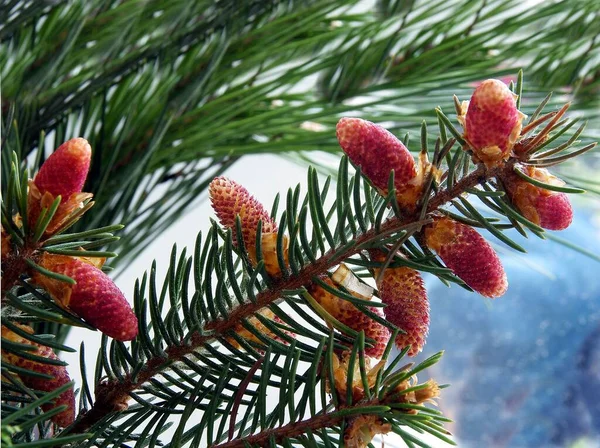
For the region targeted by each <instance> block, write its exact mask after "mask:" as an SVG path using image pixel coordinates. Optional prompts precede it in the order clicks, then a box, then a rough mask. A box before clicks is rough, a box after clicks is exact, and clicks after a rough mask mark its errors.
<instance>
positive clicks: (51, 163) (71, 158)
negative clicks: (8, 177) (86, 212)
mask: <svg viewBox="0 0 600 448" xmlns="http://www.w3.org/2000/svg"><path fill="white" fill-rule="evenodd" d="M91 159H92V148H91V147H90V145H89V143H88V142H87V140H85V139H83V138H73V139H71V140H69V141H67V142H65V143H63V144H62V145H60V146H59V147H58V149H57V150H56V151H54V152H53V153H52V154H51V155H50V157H48V159H47V160H46V161H45V162H44V164H43V165H42V167H41V168H40V171H39V172H38V174H37V176H36V177H35V179H34V182H35V185H36V186H37V187H38V189H39V190H40V192H41V193H42V194H44V193H46V192H49V193H50V194H52V195H53V196H59V195H60V196H62V197H63V199H67V198H68V197H69V196H71V195H72V194H73V193H79V192H81V189H82V188H83V184H85V179H86V177H87V173H88V171H89V169H90V161H91Z"/></svg>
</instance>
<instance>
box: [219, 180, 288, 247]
mask: <svg viewBox="0 0 600 448" xmlns="http://www.w3.org/2000/svg"><path fill="white" fill-rule="evenodd" d="M208 194H209V196H210V201H211V203H212V206H213V209H214V210H215V213H216V214H217V217H218V218H219V221H220V222H221V224H222V225H223V226H224V227H227V228H229V229H232V230H233V238H234V243H235V240H236V232H235V219H236V216H238V215H239V217H240V221H241V224H242V237H243V238H244V245H245V246H246V247H254V246H255V245H256V229H257V227H258V221H261V220H262V233H272V232H277V224H276V223H275V221H273V219H271V217H270V216H269V213H268V212H267V211H266V210H265V208H264V207H263V205H262V204H261V203H260V202H258V201H257V200H256V199H255V198H254V196H252V195H251V194H250V193H249V192H248V190H246V189H245V188H244V187H243V186H242V185H240V184H238V183H236V182H234V181H232V180H230V179H227V178H226V177H216V178H214V179H213V181H212V182H211V183H210V185H209V187H208Z"/></svg>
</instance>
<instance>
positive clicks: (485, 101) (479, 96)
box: [459, 79, 525, 166]
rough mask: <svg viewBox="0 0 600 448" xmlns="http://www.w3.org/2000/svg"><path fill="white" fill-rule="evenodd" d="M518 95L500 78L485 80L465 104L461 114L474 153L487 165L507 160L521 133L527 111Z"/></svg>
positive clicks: (466, 136) (466, 135)
mask: <svg viewBox="0 0 600 448" xmlns="http://www.w3.org/2000/svg"><path fill="white" fill-rule="evenodd" d="M516 98H517V97H516V95H515V94H514V93H513V92H511V91H510V89H509V88H508V86H507V85H506V84H504V83H503V82H502V81H499V80H497V79H488V80H486V81H484V82H482V83H481V84H480V85H479V86H477V88H476V89H475V91H474V92H473V96H472V97H471V101H470V102H469V103H468V105H467V104H466V103H464V104H463V113H465V116H462V117H459V119H460V121H461V122H462V124H463V126H464V128H465V138H466V139H467V141H468V142H469V144H470V146H471V148H472V149H473V153H474V154H475V156H476V157H477V159H479V160H480V161H482V162H484V163H485V164H486V165H487V166H494V165H497V164H499V163H502V162H504V161H505V160H506V159H508V157H509V156H510V153H511V150H512V148H513V146H514V144H515V142H516V141H517V139H518V138H519V136H520V134H521V127H522V122H523V118H524V117H525V115H524V114H523V113H521V112H520V111H519V110H518V109H517V103H516Z"/></svg>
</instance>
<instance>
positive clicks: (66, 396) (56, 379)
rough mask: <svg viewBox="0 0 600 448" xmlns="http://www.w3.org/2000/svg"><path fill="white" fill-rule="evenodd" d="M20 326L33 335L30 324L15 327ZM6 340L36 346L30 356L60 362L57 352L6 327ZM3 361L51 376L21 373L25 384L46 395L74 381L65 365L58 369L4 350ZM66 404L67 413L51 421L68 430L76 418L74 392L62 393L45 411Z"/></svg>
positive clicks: (46, 405)
mask: <svg viewBox="0 0 600 448" xmlns="http://www.w3.org/2000/svg"><path fill="white" fill-rule="evenodd" d="M14 325H16V326H18V327H19V328H20V329H21V330H23V331H25V332H27V333H30V334H33V329H32V328H31V327H28V326H26V325H20V324H14ZM2 337H3V338H4V339H7V340H9V341H11V342H15V343H17V344H26V345H31V346H33V347H35V350H33V351H28V352H27V353H28V354H31V355H35V356H39V357H41V358H47V359H51V360H58V359H59V358H58V356H56V354H55V353H54V351H53V350H52V349H51V348H50V347H47V346H45V345H40V344H36V343H35V342H32V341H30V340H28V339H26V338H24V337H22V336H20V335H18V334H17V333H15V332H14V331H12V330H10V329H9V328H7V327H5V326H2ZM2 361H3V362H6V363H8V364H12V365H13V366H16V367H19V368H21V369H26V370H30V371H32V372H36V373H42V374H45V375H49V376H51V377H52V379H47V378H40V377H37V376H33V375H28V374H26V373H24V372H20V373H19V378H20V379H21V381H23V384H24V385H25V386H27V387H29V388H31V389H35V390H40V391H43V392H52V391H53V390H56V389H58V388H59V387H61V386H64V385H65V384H67V383H68V382H69V381H71V378H69V373H68V372H67V368H66V367H65V366H58V365H53V364H44V363H42V362H38V361H34V360H31V359H25V358H22V357H20V356H18V355H17V354H15V353H11V352H8V351H6V350H2ZM62 405H65V406H66V407H67V409H65V410H64V411H62V412H60V413H58V414H56V415H54V416H53V417H52V418H51V420H52V421H53V422H54V423H56V424H57V425H58V426H61V427H66V426H69V425H70V424H71V423H73V420H74V419H75V395H74V394H73V389H68V390H66V391H65V392H63V393H62V394H60V395H59V396H58V397H57V398H56V399H55V400H54V402H53V403H48V404H44V405H43V406H42V409H43V410H44V411H46V412H47V411H49V410H51V409H54V408H55V407H58V406H62Z"/></svg>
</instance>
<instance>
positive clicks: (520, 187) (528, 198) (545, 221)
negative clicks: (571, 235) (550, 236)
mask: <svg viewBox="0 0 600 448" xmlns="http://www.w3.org/2000/svg"><path fill="white" fill-rule="evenodd" d="M523 171H524V173H525V174H526V175H528V176H529V177H531V178H533V179H536V180H539V181H540V182H543V183H545V184H549V185H556V186H562V185H564V182H563V181H562V180H561V179H559V178H558V177H555V176H553V175H552V174H550V172H549V171H548V170H546V169H545V168H536V167H534V166H525V167H524V169H523ZM502 180H503V181H504V185H505V186H506V189H507V191H508V194H509V196H510V200H511V201H512V203H513V204H514V205H515V207H516V208H517V209H518V210H519V212H521V214H523V216H524V217H525V218H527V219H528V220H529V221H531V222H533V223H534V224H537V225H539V226H540V227H542V228H544V229H548V230H564V229H566V228H567V227H569V226H570V225H571V222H572V221H573V208H572V207H571V202H570V201H569V197H568V196H567V195H566V194H565V193H562V192H558V191H551V190H546V189H545V188H541V187H538V186H536V185H533V184H531V183H529V182H527V181H526V180H525V179H523V178H521V177H519V176H518V175H517V174H514V173H511V174H510V175H508V176H507V177H504V178H503V179H502Z"/></svg>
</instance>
